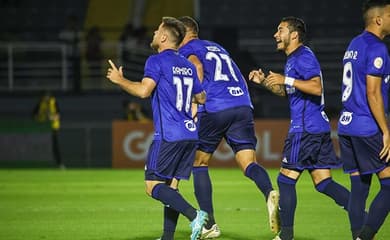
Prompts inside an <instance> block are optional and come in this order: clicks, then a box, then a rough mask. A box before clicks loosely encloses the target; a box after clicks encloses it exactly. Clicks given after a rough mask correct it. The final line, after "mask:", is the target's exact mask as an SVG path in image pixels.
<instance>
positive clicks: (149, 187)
mask: <svg viewBox="0 0 390 240" xmlns="http://www.w3.org/2000/svg"><path fill="white" fill-rule="evenodd" d="M155 186H156V184H155V183H153V182H148V181H146V182H145V192H146V194H147V195H148V196H149V197H152V194H153V189H154V187H155Z"/></svg>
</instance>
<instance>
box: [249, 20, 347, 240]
mask: <svg viewBox="0 0 390 240" xmlns="http://www.w3.org/2000/svg"><path fill="white" fill-rule="evenodd" d="M305 35H306V26H305V23H304V22H303V20H301V19H299V18H296V17H285V18H283V19H282V20H281V22H280V24H279V26H278V29H277V31H276V33H275V34H274V38H275V40H276V45H277V47H276V48H277V50H279V51H282V52H284V53H285V54H286V55H287V63H286V65H285V68H284V75H282V74H278V73H274V72H272V71H270V72H269V75H268V76H267V77H266V76H265V74H264V73H263V71H262V70H261V69H259V70H254V71H251V72H250V74H249V79H251V80H252V81H254V82H255V83H258V84H261V86H263V87H265V88H266V89H268V90H270V91H271V92H273V93H274V94H276V95H279V96H287V97H288V99H289V103H290V112H291V124H290V129H289V133H288V135H287V138H286V140H285V145H284V149H283V159H282V166H281V169H280V173H279V176H278V179H277V181H278V186H279V191H280V200H279V214H280V221H281V231H280V233H279V234H278V235H277V236H276V237H275V240H278V239H282V240H292V239H293V237H294V215H295V209H296V205H297V195H296V187H295V185H296V183H297V181H298V179H299V176H300V175H301V173H302V172H303V171H304V170H305V169H307V170H308V171H309V173H310V175H311V177H312V180H313V183H314V185H315V188H316V189H317V191H319V192H321V193H323V194H325V195H327V196H329V197H331V198H332V199H333V200H334V201H335V202H336V203H337V204H338V205H340V206H342V207H343V208H344V209H347V207H348V199H349V191H348V190H347V189H346V188H344V187H343V186H341V185H339V184H338V183H336V182H335V181H333V180H332V176H331V172H330V169H331V168H339V167H341V161H340V160H339V159H338V158H337V157H336V154H335V151H334V149H333V145H332V141H331V138H330V125H329V120H328V117H327V115H326V113H325V112H324V92H323V83H322V76H321V69H320V65H319V63H318V60H317V58H316V57H315V55H314V53H313V52H312V51H311V50H310V48H308V47H307V46H305V45H304V44H303V42H304V40H305Z"/></svg>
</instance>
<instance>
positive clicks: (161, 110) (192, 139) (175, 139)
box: [107, 17, 207, 240]
mask: <svg viewBox="0 0 390 240" xmlns="http://www.w3.org/2000/svg"><path fill="white" fill-rule="evenodd" d="M184 35H185V27H184V25H183V24H182V23H181V22H180V21H178V20H177V19H176V18H172V17H164V18H162V23H161V24H160V26H159V27H158V29H157V30H156V31H155V32H154V36H153V40H152V43H151V44H150V45H151V47H152V48H153V49H154V50H156V51H157V52H158V54H156V55H153V56H150V57H149V58H148V59H147V60H146V64H145V73H144V77H143V79H142V81H141V82H134V81H130V80H128V79H126V78H125V77H124V76H123V71H122V67H120V68H119V69H118V68H117V67H116V66H115V65H114V63H113V62H112V61H111V60H109V63H110V65H111V67H110V68H109V69H108V72H107V78H108V79H110V80H111V81H112V82H113V83H115V84H118V85H119V86H120V87H121V88H123V89H124V90H125V91H127V92H128V93H130V94H132V95H135V96H138V97H141V98H146V97H149V96H150V95H151V96H152V99H151V100H152V109H153V116H154V117H153V123H154V130H155V133H154V140H153V143H152V145H151V146H150V148H149V153H148V157H147V160H146V165H145V185H146V192H147V194H148V195H149V196H151V197H152V198H154V199H156V200H158V201H160V202H162V203H163V204H164V205H165V207H164V224H167V225H168V226H164V234H163V236H162V238H161V239H163V240H173V239H174V232H175V227H176V224H174V225H173V226H174V228H172V224H170V222H172V221H173V222H176V221H177V217H178V214H179V213H181V214H183V215H184V216H186V217H187V218H188V219H189V220H190V221H191V224H190V227H191V228H192V234H191V239H192V240H195V239H198V238H199V236H200V234H201V230H202V227H203V225H204V224H205V223H206V221H207V213H206V212H204V211H201V210H196V209H195V208H194V207H192V206H191V205H190V204H189V203H188V202H187V201H186V200H185V199H184V198H183V197H182V196H181V195H180V194H179V192H178V191H177V188H178V182H179V180H180V179H188V178H189V176H190V174H191V169H192V164H193V161H194V157H195V150H196V145H197V140H198V131H197V127H196V125H195V122H194V121H193V118H192V114H191V103H192V101H196V102H199V103H204V102H205V92H204V91H203V88H202V86H201V84H200V81H199V79H198V77H197V74H196V69H195V68H194V66H193V65H192V64H191V63H190V62H189V61H188V60H187V59H186V58H184V57H183V56H181V55H180V54H179V53H178V52H177V48H178V46H179V44H180V42H181V41H182V39H183V37H184ZM172 216H173V219H172Z"/></svg>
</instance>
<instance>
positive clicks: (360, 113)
mask: <svg viewBox="0 0 390 240" xmlns="http://www.w3.org/2000/svg"><path fill="white" fill-rule="evenodd" d="M343 65H344V72H343V85H342V103H343V110H342V112H341V116H340V119H339V124H338V132H339V134H341V135H349V136H362V137H364V136H366V137H367V136H372V135H374V134H375V133H377V132H378V131H379V127H378V125H377V123H376V121H375V119H374V117H373V115H372V113H371V110H370V107H369V104H368V101H367V94H366V91H367V83H366V76H367V75H372V76H378V77H381V78H382V97H383V103H384V108H385V111H387V109H388V89H389V74H390V61H389V55H388V51H387V47H386V45H385V44H384V43H383V42H382V41H381V40H380V39H379V38H378V37H377V36H375V35H374V34H372V33H370V32H367V31H364V32H363V33H362V34H360V35H359V36H357V37H355V38H354V39H353V40H352V41H351V43H350V44H349V46H348V48H347V51H346V52H345V54H344V59H343Z"/></svg>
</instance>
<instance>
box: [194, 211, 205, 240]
mask: <svg viewBox="0 0 390 240" xmlns="http://www.w3.org/2000/svg"><path fill="white" fill-rule="evenodd" d="M207 220H208V215H207V213H206V212H205V211H202V210H197V211H196V217H195V219H194V220H193V221H192V222H191V223H190V227H191V229H192V233H191V240H197V239H199V237H200V235H201V234H202V228H203V226H204V225H205V224H206V222H207Z"/></svg>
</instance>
